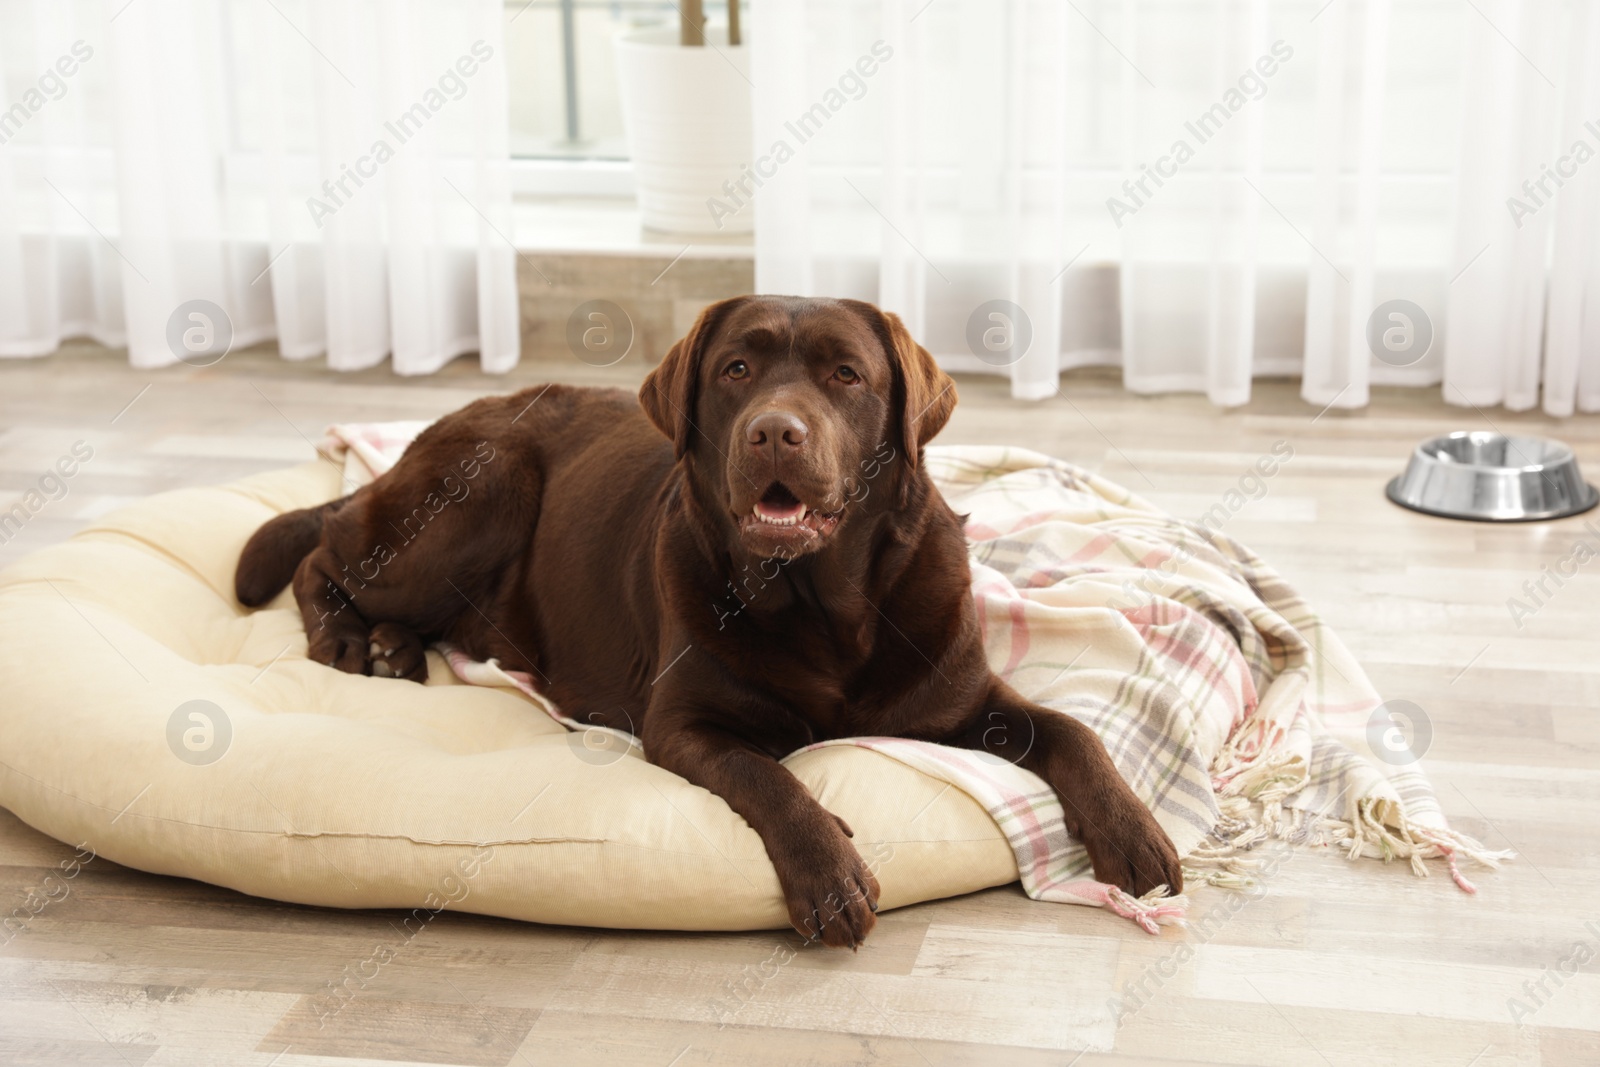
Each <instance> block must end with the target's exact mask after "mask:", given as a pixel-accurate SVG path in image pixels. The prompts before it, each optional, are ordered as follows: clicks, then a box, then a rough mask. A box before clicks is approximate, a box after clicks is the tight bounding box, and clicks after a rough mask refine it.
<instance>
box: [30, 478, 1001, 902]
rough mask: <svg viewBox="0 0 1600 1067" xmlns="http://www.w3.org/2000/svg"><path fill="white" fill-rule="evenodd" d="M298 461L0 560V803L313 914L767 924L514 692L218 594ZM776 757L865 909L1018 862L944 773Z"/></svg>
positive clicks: (310, 485)
mask: <svg viewBox="0 0 1600 1067" xmlns="http://www.w3.org/2000/svg"><path fill="white" fill-rule="evenodd" d="M340 491H341V490H340V472H339V471H338V470H337V469H336V468H335V467H333V466H332V465H331V464H328V463H316V464H310V465H307V466H303V467H298V468H293V469H289V470H284V471H276V472H272V473H268V474H263V475H258V476H256V477H253V478H249V479H246V480H244V481H242V482H239V483H236V484H234V485H229V486H223V487H218V488H208V489H190V490H183V491H179V492H172V493H165V494H162V495H160V496H156V497H152V498H150V499H148V500H145V501H142V502H140V503H138V504H135V505H133V506H131V507H128V508H126V509H124V510H122V511H120V512H118V513H116V514H114V515H112V516H110V517H108V518H106V519H104V520H102V521H100V522H98V523H96V524H94V525H93V526H91V527H90V528H88V529H86V530H84V531H83V532H81V533H79V534H78V535H76V536H75V537H73V538H71V539H70V540H68V541H66V542H65V543H62V544H59V545H55V546H53V547H51V548H47V549H44V550H42V551H40V552H37V553H35V554H33V555H31V556H29V557H28V558H26V559H24V560H23V561H21V562H20V563H18V564H16V565H14V566H12V567H11V568H9V569H8V570H7V571H6V572H5V573H4V574H3V575H0V677H3V678H4V679H5V685H6V687H7V689H8V691H9V695H8V698H7V700H6V702H5V708H4V710H3V711H0V804H3V805H4V806H5V807H7V808H9V809H10V810H12V811H13V812H15V813H16V814H17V815H18V816H19V817H20V818H21V819H22V820H23V821H25V822H27V823H28V824H30V825H32V826H35V827H37V828H38V829H40V830H43V831H44V832H45V833H47V834H49V835H51V836H52V837H55V838H57V839H59V840H61V841H64V842H68V843H70V844H73V845H78V844H85V845H86V846H87V847H88V848H91V849H93V850H94V851H95V852H96V853H98V854H99V855H102V856H105V857H106V858H108V859H111V860H113V861H115V862H118V863H122V864H126V865H128V866H131V867H136V868H139V869H141V870H145V871H153V872H156V873H161V874H172V875H182V876H185V877H189V878H198V879H201V880H203V881H207V882H212V883H215V884H217V885H223V886H228V887H231V888H233V889H238V890H240V891H242V892H245V893H251V894H255V895H257V896H264V897H271V898H275V899H279V900H287V901H295V902H299V903H304V904H318V905H330V906H336V907H403V908H415V907H432V906H436V905H438V904H439V903H441V902H445V901H448V902H449V904H450V906H451V907H453V908H458V909H462V910H467V911H473V912H481V913H486V914H495V915H503V916H508V917H512V918H518V919H530V920H537V921H540V922H550V923H567V924H575V925H587V926H607V927H648V928H659V929H726V930H737V929H762V928H776V927H782V926H784V925H786V924H787V918H786V913H785V911H784V908H783V902H782V897H781V895H780V894H779V891H778V882H777V878H776V876H775V875H774V874H773V871H772V866H771V864H770V863H769V862H768V860H767V856H766V852H765V850H764V848H763V847H762V844H761V840H760V838H759V837H757V835H756V834H755V832H754V831H753V830H751V829H750V828H749V826H748V825H746V824H745V822H744V821H743V820H742V819H740V818H739V817H738V816H736V815H734V814H733V813H732V812H731V811H730V810H729V809H728V807H727V805H726V804H724V803H723V801H722V800H721V799H719V798H718V797H716V796H713V795H712V794H710V793H708V792H706V791H705V790H703V789H700V788H699V787H697V786H694V785H691V784H689V783H688V782H686V781H685V780H683V779H682V778H679V777H677V776H676V775H673V774H670V773H668V772H667V771H663V770H661V769H660V768H659V767H655V766H653V765H651V764H649V763H647V762H645V761H644V760H643V759H641V758H639V757H638V756H637V755H636V754H634V753H632V752H630V751H628V750H627V748H626V746H622V745H618V744H615V743H613V742H612V741H611V739H609V738H607V737H605V736H604V735H598V734H594V735H585V734H583V733H569V732H568V731H567V730H566V729H564V728H563V727H562V726H561V725H560V724H558V723H557V722H555V721H553V720H552V719H551V718H550V717H549V716H548V715H546V714H545V713H544V712H543V711H541V710H540V709H539V708H538V707H536V706H534V705H533V704H532V703H530V702H529V701H528V699H527V698H525V697H524V696H522V695H521V694H519V693H517V692H516V691H515V690H511V689H493V688H484V687H481V686H473V685H466V684H463V683H461V682H459V681H458V680H457V679H456V678H455V677H454V676H453V674H452V673H451V671H450V669H449V668H448V667H447V666H446V665H445V663H444V661H443V660H442V659H441V658H440V657H439V655H438V654H437V653H436V652H430V653H429V663H428V667H429V677H428V684H427V685H426V686H419V685H415V684H411V683H407V682H400V681H397V680H394V679H386V678H368V677H357V676H352V675H348V674H342V673H340V672H339V671H335V670H331V669H329V668H327V667H324V666H322V665H320V664H317V663H313V662H311V661H310V660H308V659H306V657H305V652H306V640H305V633H304V630H303V628H302V625H301V621H300V615H299V612H298V611H297V610H296V609H295V606H294V603H293V598H292V594H291V593H289V592H288V591H285V592H284V593H283V594H282V595H280V596H279V597H278V598H277V599H276V600H275V601H273V602H272V603H271V604H270V605H268V607H267V608H265V609H263V610H260V611H255V612H250V611H246V610H245V609H243V608H242V607H240V606H239V604H238V603H237V602H236V601H235V600H234V598H233V593H232V589H233V571H234V565H235V563H236V562H237V560H238V556H239V551H240V549H241V548H242V547H243V545H244V542H245V540H246V539H247V538H248V537H249V536H250V534H251V533H252V532H254V530H255V529H256V528H257V527H258V526H260V525H261V523H262V522H264V521H265V520H266V519H268V518H270V517H271V516H272V515H274V514H277V513H279V512H283V511H287V510H290V509H292V508H298V507H305V506H307V505H311V504H315V503H318V502H320V501H323V500H327V499H330V498H332V497H334V496H336V495H338V494H339V493H340ZM789 766H790V769H791V770H792V771H793V772H794V773H795V774H796V775H797V776H798V777H799V778H800V779H801V780H802V781H803V782H804V783H805V784H806V786H807V787H808V788H809V789H810V790H811V792H812V793H813V794H814V795H815V796H816V797H817V799H818V800H820V801H821V802H822V804H823V805H824V806H826V807H827V808H828V809H829V810H831V811H834V812H837V813H838V814H839V815H841V816H842V817H844V818H845V819H846V820H847V821H848V822H849V823H850V825H851V826H852V827H853V828H854V830H855V833H856V841H857V843H858V844H859V845H860V846H861V850H862V853H863V855H864V856H866V857H867V858H868V859H869V861H873V862H875V866H876V868H877V871H878V878H879V880H880V882H881V885H882V888H883V901H882V903H883V904H884V906H886V907H894V906H898V905H904V904H908V903H912V902H915V901H920V900H927V899H932V898H936V897H944V896H950V895H953V894H959V893H965V892H970V891H972V890H976V889H981V888H984V887H986V886H993V885H1001V884H1004V883H1007V882H1011V881H1014V880H1015V879H1016V877H1017V868H1016V864H1015V861H1014V860H1013V858H1012V850H1011V848H1010V847H1009V846H1008V845H1007V843H1006V839H1005V836H1004V835H1003V834H1002V833H1001V832H1000V831H999V829H998V828H997V827H996V826H995V823H994V821H993V820H992V819H991V818H990V817H989V816H988V815H987V814H986V813H985V812H984V810H983V808H982V807H980V806H979V805H978V804H977V803H976V802H975V801H973V800H972V799H971V798H969V797H968V796H967V795H966V794H965V793H962V792H961V791H959V790H957V789H951V788H949V787H947V786H946V785H945V783H943V782H941V781H938V780H936V779H934V778H931V777H928V776H926V775H924V774H922V773H919V772H918V771H916V770H913V769H911V768H909V767H907V766H905V765H904V764H902V763H900V762H898V761H896V760H894V759H891V758H888V757H886V756H883V755H880V754H877V753H874V752H871V751H869V750H867V749H863V748H854V747H838V748H829V749H825V750H819V751H814V752H808V753H803V754H801V755H799V756H797V757H795V758H794V759H793V760H792V761H791V762H790V764H789Z"/></svg>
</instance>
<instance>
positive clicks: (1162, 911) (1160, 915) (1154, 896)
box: [1105, 885, 1189, 934]
mask: <svg viewBox="0 0 1600 1067" xmlns="http://www.w3.org/2000/svg"><path fill="white" fill-rule="evenodd" d="M1166 894H1167V887H1166V886H1164V885H1161V886H1157V887H1156V888H1154V889H1152V890H1151V891H1150V892H1148V893H1146V894H1145V895H1144V896H1142V897H1135V896H1130V895H1129V894H1127V893H1125V892H1123V891H1122V890H1121V889H1118V888H1117V887H1116V886H1114V885H1108V886H1106V897H1105V900H1106V907H1108V908H1110V909H1111V910H1112V911H1114V912H1116V913H1117V914H1118V915H1120V916H1122V917H1123V918H1124V919H1132V920H1133V921H1134V922H1136V923H1138V924H1139V925H1140V926H1141V927H1143V928H1144V930H1145V932H1146V933H1150V934H1159V933H1160V932H1161V928H1162V927H1163V926H1169V925H1171V924H1173V923H1182V922H1183V916H1184V913H1185V912H1186V911H1188V909H1189V898H1188V897H1186V896H1184V895H1183V894H1181V893H1180V894H1178V895H1177V896H1175V897H1169V896H1167V895H1166Z"/></svg>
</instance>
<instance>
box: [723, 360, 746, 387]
mask: <svg viewBox="0 0 1600 1067" xmlns="http://www.w3.org/2000/svg"><path fill="white" fill-rule="evenodd" d="M722 373H723V375H724V376H726V377H728V378H732V379H733V380H734V381H736V382H738V381H743V380H744V379H746V378H748V377H750V367H749V365H748V364H747V363H745V361H744V360H742V359H736V360H734V361H733V362H732V363H730V364H728V366H727V367H726V369H724V370H723V372H722Z"/></svg>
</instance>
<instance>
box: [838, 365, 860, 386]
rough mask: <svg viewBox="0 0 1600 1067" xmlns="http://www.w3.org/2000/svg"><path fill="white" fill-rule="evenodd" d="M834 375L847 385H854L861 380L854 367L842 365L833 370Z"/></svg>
mask: <svg viewBox="0 0 1600 1067" xmlns="http://www.w3.org/2000/svg"><path fill="white" fill-rule="evenodd" d="M833 376H834V377H835V378H837V379H838V380H839V381H841V382H843V383H844V384H846V385H854V384H856V383H857V382H859V381H860V380H861V375H859V374H857V373H856V371H855V368H854V367H848V366H841V367H840V368H839V369H838V370H836V371H834V372H833Z"/></svg>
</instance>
